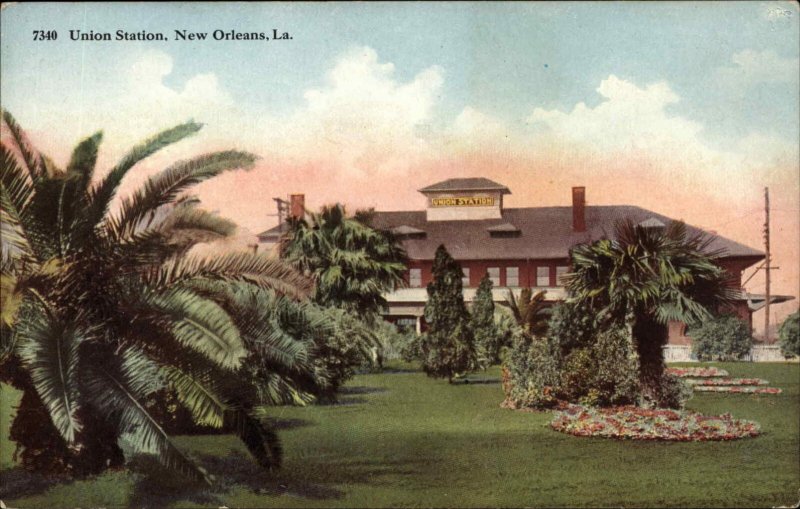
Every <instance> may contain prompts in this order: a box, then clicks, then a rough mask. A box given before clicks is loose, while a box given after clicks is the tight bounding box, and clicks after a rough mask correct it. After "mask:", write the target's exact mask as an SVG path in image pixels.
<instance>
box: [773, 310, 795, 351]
mask: <svg viewBox="0 0 800 509" xmlns="http://www.w3.org/2000/svg"><path fill="white" fill-rule="evenodd" d="M778 337H779V339H780V345H781V352H782V353H783V355H784V356H786V357H793V356H797V355H800V311H795V312H794V313H792V314H791V315H789V316H788V317H786V320H784V321H783V324H782V325H781V328H780V330H779V331H778Z"/></svg>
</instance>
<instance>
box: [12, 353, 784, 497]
mask: <svg viewBox="0 0 800 509" xmlns="http://www.w3.org/2000/svg"><path fill="white" fill-rule="evenodd" d="M714 365H716V366H720V367H723V368H725V369H727V370H728V371H729V372H730V373H731V375H732V376H742V377H761V378H766V379H768V380H769V381H770V382H771V385H772V386H775V387H780V388H782V389H783V390H784V392H783V394H781V395H778V396H771V395H761V396H759V395H745V394H728V395H724V394H698V395H696V396H695V397H694V399H692V401H691V402H690V405H689V406H690V408H692V409H695V410H699V411H702V412H705V413H717V414H718V413H724V412H730V413H732V414H733V415H734V416H735V417H741V418H746V419H753V420H756V421H758V422H759V423H761V425H762V428H763V431H764V433H763V435H762V436H760V437H758V438H755V439H746V440H739V441H734V442H727V443H720V442H713V443H711V442H706V443H652V442H621V441H615V440H607V439H592V438H576V437H571V436H567V435H562V434H559V433H556V432H554V431H551V430H550V429H549V428H548V427H547V426H546V425H547V423H548V422H549V420H550V417H551V416H550V414H549V413H526V412H515V411H511V410H503V409H501V408H499V403H500V401H501V400H502V389H501V387H500V385H499V384H498V383H496V379H497V377H498V375H499V372H498V370H496V369H495V370H491V371H489V372H488V373H487V374H486V375H480V376H481V377H486V378H488V379H489V380H488V381H490V382H493V383H473V384H469V385H448V384H447V383H446V382H442V381H437V380H431V379H428V378H426V377H425V376H424V375H423V374H421V373H419V372H408V371H400V372H394V373H383V374H374V375H362V376H358V377H356V379H355V380H353V381H352V382H351V383H350V384H349V385H348V387H347V389H346V392H347V393H346V394H345V395H344V396H343V397H342V404H340V405H333V406H315V407H309V408H276V409H275V411H274V415H275V418H276V419H277V423H278V425H279V426H280V428H281V432H280V433H281V437H282V439H283V444H284V448H285V465H284V468H283V469H282V470H281V471H280V472H279V473H277V474H275V475H269V474H265V473H262V472H260V471H259V469H258V468H257V467H256V466H254V464H253V463H252V462H251V460H250V459H249V457H248V456H247V453H246V451H245V449H244V448H243V446H241V445H240V443H239V442H238V441H237V440H236V439H235V438H233V437H231V436H228V435H216V436H196V437H179V438H178V439H177V441H178V443H179V445H180V446H182V447H183V448H185V449H186V450H187V451H189V452H190V453H191V454H193V455H194V456H195V457H197V458H200V459H201V460H202V461H203V463H204V464H205V465H206V467H207V468H208V470H209V471H210V472H212V473H214V474H216V476H217V478H218V485H217V487H216V488H215V490H213V491H211V492H207V493H198V492H196V490H188V489H185V488H181V484H180V482H179V481H178V480H176V479H174V478H171V477H170V476H168V475H163V474H157V475H151V476H149V477H146V476H144V475H143V474H141V473H130V472H127V471H116V472H110V473H107V474H104V475H102V476H100V477H97V478H94V479H89V480H84V481H75V482H71V483H53V482H52V481H49V480H46V479H40V478H37V477H34V476H30V475H28V474H24V473H22V472H20V470H19V469H11V470H9V467H10V466H11V462H10V461H11V460H10V452H9V444H8V442H7V438H6V437H7V426H8V419H7V417H6V416H7V412H8V411H9V407H10V403H9V401H10V399H12V396H13V394H11V393H10V391H8V390H5V391H3V392H2V406H0V426H2V429H0V432H2V436H3V438H2V440H3V441H0V462H2V463H0V466H1V468H3V469H5V470H4V471H3V472H2V474H0V475H2V476H3V479H2V487H1V488H0V498H2V499H3V501H4V502H5V503H6V504H7V505H9V506H11V507H54V506H61V507H96V506H104V507H119V506H128V505H132V506H136V507H164V506H172V507H194V506H203V507H219V506H221V505H226V506H228V507H270V506H276V507H306V506H315V507H316V506H320V507H337V506H346V507H364V506H368V507H381V506H447V507H457V506H473V507H475V506H489V507H492V506H506V507H507V506H593V507H596V506H725V507H731V506H733V507H735V506H762V507H774V506H781V505H784V506H786V505H789V506H790V505H794V504H796V503H797V502H798V499H799V498H800V494H798V493H799V492H798V490H799V489H800V429H799V428H800V401H799V400H798V396H799V393H798V385H799V383H800V366H798V365H797V364H747V363H735V364H724V363H715V364H714ZM142 471H149V472H153V469H152V466H147V465H142V466H141V467H139V469H138V472H142Z"/></svg>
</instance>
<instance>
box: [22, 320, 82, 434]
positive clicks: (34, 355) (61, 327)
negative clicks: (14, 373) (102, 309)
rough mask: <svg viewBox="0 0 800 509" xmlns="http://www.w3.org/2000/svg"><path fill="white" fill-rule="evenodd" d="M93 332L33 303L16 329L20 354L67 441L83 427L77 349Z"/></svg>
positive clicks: (55, 423) (37, 390)
mask: <svg viewBox="0 0 800 509" xmlns="http://www.w3.org/2000/svg"><path fill="white" fill-rule="evenodd" d="M90 336H91V333H90V332H89V331H87V330H82V329H81V328H79V326H77V325H76V324H75V323H65V322H63V321H62V320H59V319H58V318H56V317H55V316H54V315H53V314H51V313H49V312H47V311H45V310H44V309H42V308H41V307H39V306H36V307H34V306H31V307H30V309H29V310H28V312H27V313H26V319H25V320H24V321H23V323H22V324H21V325H20V327H19V331H18V333H17V338H18V343H17V348H16V350H17V354H18V355H19V357H20V359H21V360H22V363H23V365H24V366H25V367H26V369H27V370H28V372H29V373H30V376H31V380H32V381H33V385H34V386H35V387H36V392H37V393H38V394H39V397H40V398H41V400H42V402H43V403H44V404H45V406H46V407H47V409H48V411H49V414H50V418H51V419H52V421H53V424H54V425H55V427H56V429H58V431H59V433H61V436H62V437H63V438H64V440H65V441H66V442H67V443H72V442H73V441H74V440H75V435H76V434H77V433H78V432H79V431H80V430H81V423H80V421H79V420H78V418H77V412H78V408H79V403H78V393H79V390H78V371H79V365H78V364H79V359H80V357H79V355H78V350H79V348H80V346H81V343H82V342H84V341H86V340H87V339H89V337H90Z"/></svg>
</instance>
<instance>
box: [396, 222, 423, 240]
mask: <svg viewBox="0 0 800 509" xmlns="http://www.w3.org/2000/svg"><path fill="white" fill-rule="evenodd" d="M392 233H393V234H394V236H395V237H397V239H398V240H406V239H424V238H425V231H424V230H420V229H419V228H414V227H413V226H408V225H405V224H404V225H401V226H397V227H395V228H392Z"/></svg>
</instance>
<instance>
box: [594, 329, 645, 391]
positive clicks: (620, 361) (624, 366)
mask: <svg viewBox="0 0 800 509" xmlns="http://www.w3.org/2000/svg"><path fill="white" fill-rule="evenodd" d="M592 353H593V355H594V357H595V359H597V370H596V371H595V373H594V376H593V380H592V386H593V387H594V389H595V390H596V392H597V401H596V404H597V405H599V406H607V405H630V404H634V403H636V402H637V401H638V400H639V396H640V389H639V376H638V373H639V359H638V357H637V356H636V352H635V351H634V348H633V345H632V344H631V336H630V334H628V333H627V330H626V329H624V328H614V329H609V330H606V331H603V332H601V333H599V334H598V336H597V342H596V343H595V345H594V347H593V348H592Z"/></svg>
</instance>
